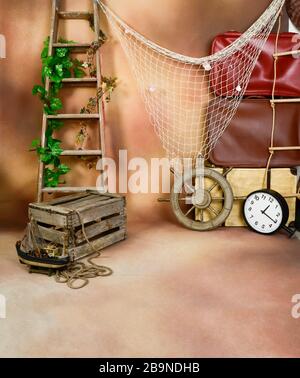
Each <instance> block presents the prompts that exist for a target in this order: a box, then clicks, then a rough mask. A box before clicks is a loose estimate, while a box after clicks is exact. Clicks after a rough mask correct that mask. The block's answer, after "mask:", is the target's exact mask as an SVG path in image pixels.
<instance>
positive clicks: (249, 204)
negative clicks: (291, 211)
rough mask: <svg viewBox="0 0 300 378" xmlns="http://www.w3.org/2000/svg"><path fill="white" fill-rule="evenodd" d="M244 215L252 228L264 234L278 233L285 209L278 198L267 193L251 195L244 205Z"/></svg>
mask: <svg viewBox="0 0 300 378" xmlns="http://www.w3.org/2000/svg"><path fill="white" fill-rule="evenodd" d="M244 215H245V218H246V220H247V222H248V224H249V226H250V227H252V228H253V229H254V230H255V231H257V232H260V233H262V234H271V233H273V232H275V231H277V230H278V229H279V228H280V227H281V225H282V221H283V209H282V206H281V204H280V203H279V201H278V200H277V198H275V197H274V196H273V195H272V194H269V193H266V192H257V193H253V194H251V195H250V196H249V197H248V198H247V200H246V202H245V205H244Z"/></svg>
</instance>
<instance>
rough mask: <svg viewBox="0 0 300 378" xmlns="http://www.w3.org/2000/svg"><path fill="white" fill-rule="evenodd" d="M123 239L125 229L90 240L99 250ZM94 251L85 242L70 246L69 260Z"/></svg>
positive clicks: (124, 237)
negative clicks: (73, 246) (77, 245)
mask: <svg viewBox="0 0 300 378" xmlns="http://www.w3.org/2000/svg"><path fill="white" fill-rule="evenodd" d="M124 239H126V230H125V229H122V230H119V231H116V232H113V233H112V234H109V235H106V236H103V237H102V238H99V239H97V240H94V241H92V242H91V245H92V246H93V248H95V250H97V251H100V250H102V249H104V248H106V247H109V246H110V245H113V244H115V243H117V242H119V241H121V240H124ZM94 252H95V251H94V250H92V249H91V247H90V245H89V244H87V243H86V244H84V245H82V246H79V247H75V248H72V249H71V250H70V257H71V260H77V259H81V258H83V257H86V256H88V255H90V254H93V253H94Z"/></svg>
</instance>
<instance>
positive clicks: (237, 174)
mask: <svg viewBox="0 0 300 378" xmlns="http://www.w3.org/2000/svg"><path fill="white" fill-rule="evenodd" d="M264 175H265V169H253V168H249V169H246V168H244V169H233V170H232V171H231V172H230V173H229V174H228V176H227V180H228V182H229V183H230V185H231V187H232V190H233V194H234V196H235V197H247V196H248V195H249V194H250V193H251V192H254V191H255V190H259V189H262V188H263V187H264ZM296 188H297V176H294V175H293V174H292V173H291V171H290V169H288V168H282V169H281V168H278V169H272V170H271V189H273V190H276V191H277V192H279V193H280V194H281V195H282V196H283V197H284V196H285V195H287V194H291V193H296ZM243 203H244V200H235V201H234V204H233V208H232V211H231V213H230V215H229V217H228V218H227V220H226V223H225V226H226V227H245V226H246V223H245V221H244V218H243ZM287 203H288V205H289V210H290V217H289V221H288V222H291V221H293V220H295V211H296V198H288V199H287Z"/></svg>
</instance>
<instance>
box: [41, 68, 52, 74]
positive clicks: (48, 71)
mask: <svg viewBox="0 0 300 378" xmlns="http://www.w3.org/2000/svg"><path fill="white" fill-rule="evenodd" d="M42 75H43V76H48V77H50V76H51V75H52V70H51V68H50V67H48V66H44V67H43V71H42Z"/></svg>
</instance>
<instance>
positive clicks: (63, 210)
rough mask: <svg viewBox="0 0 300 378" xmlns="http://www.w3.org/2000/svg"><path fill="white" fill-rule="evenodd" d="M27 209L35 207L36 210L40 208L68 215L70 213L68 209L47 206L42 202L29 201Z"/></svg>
mask: <svg viewBox="0 0 300 378" xmlns="http://www.w3.org/2000/svg"><path fill="white" fill-rule="evenodd" d="M29 209H37V210H42V211H45V212H48V213H57V214H60V215H68V214H69V213H70V211H69V210H67V209H64V208H62V207H60V206H47V205H45V204H44V203H43V202H42V203H35V204H33V203H31V204H30V205H29Z"/></svg>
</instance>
